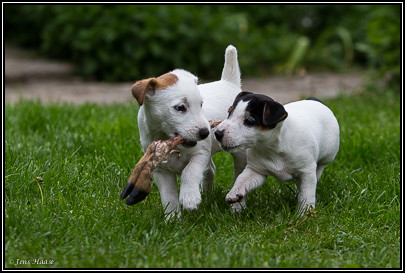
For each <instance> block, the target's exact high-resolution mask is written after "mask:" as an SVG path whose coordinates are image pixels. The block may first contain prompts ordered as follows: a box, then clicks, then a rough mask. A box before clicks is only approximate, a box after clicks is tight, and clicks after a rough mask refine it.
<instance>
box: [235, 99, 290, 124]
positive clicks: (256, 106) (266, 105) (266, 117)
mask: <svg viewBox="0 0 405 273" xmlns="http://www.w3.org/2000/svg"><path fill="white" fill-rule="evenodd" d="M241 100H242V101H245V102H248V105H247V107H246V109H245V110H246V111H247V112H248V113H249V116H248V117H246V119H245V121H244V124H245V125H246V126H260V127H262V128H264V129H272V128H274V127H275V126H276V125H277V123H278V122H280V121H282V120H284V119H285V118H286V117H287V115H288V114H287V112H286V111H285V109H284V107H283V106H282V105H281V104H280V103H278V102H276V101H274V100H273V99H272V98H270V97H268V96H266V95H262V94H254V93H251V92H246V91H245V92H241V93H239V95H238V96H237V97H236V98H235V101H234V103H233V105H232V106H231V108H230V111H229V116H231V115H232V113H233V110H234V109H235V108H236V105H237V104H238V103H239V102H240V101H241Z"/></svg>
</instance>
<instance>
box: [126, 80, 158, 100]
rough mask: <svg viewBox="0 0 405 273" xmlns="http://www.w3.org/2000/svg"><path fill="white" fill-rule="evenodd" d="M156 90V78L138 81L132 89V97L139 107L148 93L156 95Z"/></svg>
mask: <svg viewBox="0 0 405 273" xmlns="http://www.w3.org/2000/svg"><path fill="white" fill-rule="evenodd" d="M155 90H156V78H149V79H146V80H141V81H137V82H136V83H134V84H133V85H132V87H131V92H132V96H134V98H135V99H136V101H137V102H138V103H139V105H142V104H143V102H144V100H145V96H146V93H149V94H150V95H154V93H155Z"/></svg>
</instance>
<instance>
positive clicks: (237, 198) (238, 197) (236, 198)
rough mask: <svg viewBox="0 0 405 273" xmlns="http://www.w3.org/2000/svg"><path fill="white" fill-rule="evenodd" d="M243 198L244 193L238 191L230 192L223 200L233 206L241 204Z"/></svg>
mask: <svg viewBox="0 0 405 273" xmlns="http://www.w3.org/2000/svg"><path fill="white" fill-rule="evenodd" d="M244 197H245V193H242V192H239V191H232V190H231V191H230V192H229V193H228V194H227V195H226V197H225V200H226V202H228V203H229V204H233V203H236V202H241V201H242V200H243V198H244Z"/></svg>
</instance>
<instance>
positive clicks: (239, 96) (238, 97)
mask: <svg viewBox="0 0 405 273" xmlns="http://www.w3.org/2000/svg"><path fill="white" fill-rule="evenodd" d="M249 94H253V93H252V92H248V91H242V92H240V93H239V94H238V95H237V96H236V98H235V100H234V101H238V100H240V98H241V97H243V96H246V95H249Z"/></svg>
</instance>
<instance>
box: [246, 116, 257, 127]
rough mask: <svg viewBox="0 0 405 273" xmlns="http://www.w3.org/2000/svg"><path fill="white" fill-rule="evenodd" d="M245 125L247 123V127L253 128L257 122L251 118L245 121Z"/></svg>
mask: <svg viewBox="0 0 405 273" xmlns="http://www.w3.org/2000/svg"><path fill="white" fill-rule="evenodd" d="M244 123H245V125H246V126H253V125H255V123H256V120H255V118H254V117H252V116H249V117H247V118H246V119H245V120H244Z"/></svg>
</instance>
